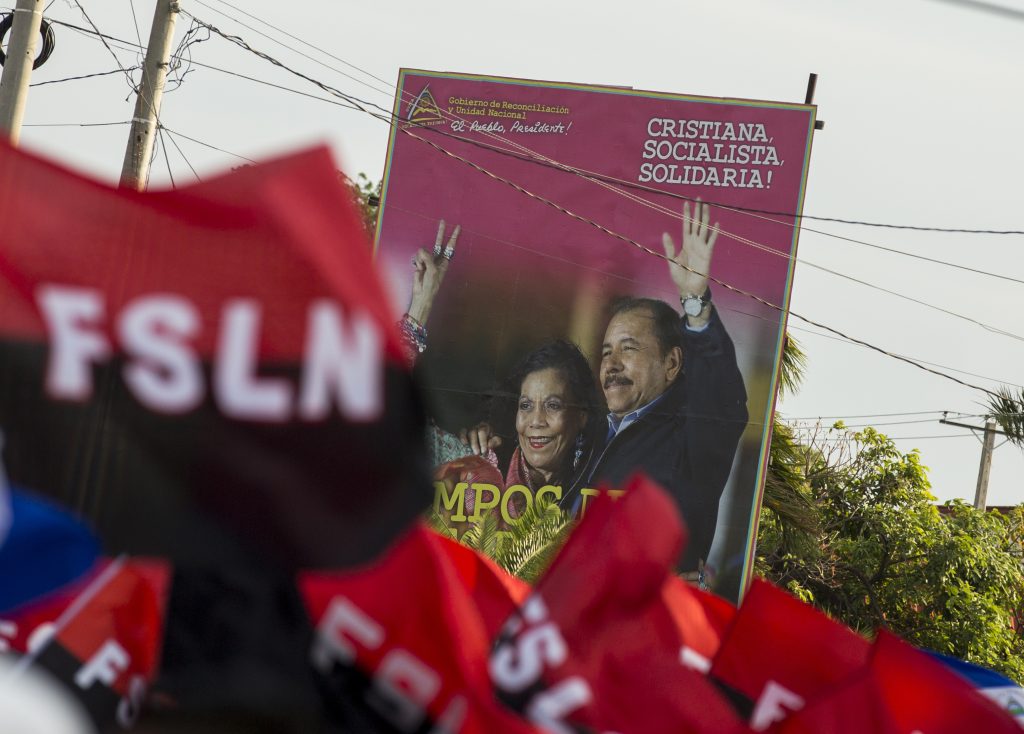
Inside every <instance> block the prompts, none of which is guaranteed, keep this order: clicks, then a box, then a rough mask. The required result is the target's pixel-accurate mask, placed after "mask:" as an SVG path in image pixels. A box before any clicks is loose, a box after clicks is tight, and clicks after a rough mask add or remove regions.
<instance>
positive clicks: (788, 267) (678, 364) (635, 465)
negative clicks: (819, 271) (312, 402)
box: [376, 70, 815, 598]
mask: <svg viewBox="0 0 1024 734" xmlns="http://www.w3.org/2000/svg"><path fill="white" fill-rule="evenodd" d="M398 89H399V92H398V95H397V98H396V101H395V107H394V123H393V125H392V131H391V138H390V141H389V148H388V158H387V167H386V171H385V177H384V183H383V191H382V196H381V209H380V220H379V223H378V228H377V242H376V253H377V258H378V263H379V265H380V270H381V272H382V273H383V276H384V278H385V284H386V287H387V288H388V290H389V293H390V296H391V298H392V299H393V302H394V304H395V305H396V308H397V312H399V313H401V312H402V311H403V310H405V311H406V316H405V317H403V324H402V327H403V334H404V335H405V340H406V343H407V349H408V352H409V355H410V357H411V358H412V359H414V360H415V363H416V369H417V371H418V372H419V374H420V376H421V378H422V382H423V384H424V386H425V387H426V389H427V392H428V395H429V400H430V408H431V411H432V414H433V426H432V428H431V439H432V450H433V455H434V463H435V465H436V467H437V474H436V478H437V479H438V480H442V479H443V480H447V481H445V482H440V481H439V482H438V483H436V487H437V489H438V496H437V498H436V501H435V506H436V507H437V508H438V509H439V511H441V512H443V513H444V514H446V515H447V516H448V517H450V518H452V519H453V521H456V522H461V521H463V519H465V521H466V522H468V521H471V520H472V519H473V518H474V517H476V518H479V517H480V516H481V515H482V513H483V512H484V511H485V510H487V509H488V508H492V507H494V508H496V509H495V511H496V512H499V513H500V515H501V517H502V521H503V522H514V521H515V519H516V517H517V515H519V514H520V513H522V512H523V511H525V510H526V509H527V507H528V506H529V504H530V503H531V502H532V499H533V497H535V496H538V495H546V496H547V497H548V498H549V499H551V500H553V501H557V502H559V503H560V504H561V506H562V507H563V508H564V509H566V510H567V511H572V512H579V511H580V510H581V509H582V508H585V504H586V502H587V500H588V498H589V497H590V496H592V495H593V494H594V492H595V491H596V489H597V487H598V486H599V485H604V486H609V487H614V486H624V485H625V483H626V481H627V479H628V477H629V476H630V475H631V474H632V473H633V472H635V471H638V470H643V471H645V472H647V473H648V474H649V475H650V476H652V477H653V478H654V479H656V480H657V481H659V482H660V483H661V484H663V485H664V486H666V488H667V489H668V490H669V491H670V493H671V494H673V496H674V497H675V499H676V502H677V505H678V507H679V509H680V510H681V511H682V513H683V515H684V517H685V519H686V522H687V525H688V527H689V545H688V551H687V552H686V553H685V554H684V556H683V557H682V558H681V559H680V564H679V567H680V570H681V571H683V572H687V573H691V574H697V573H702V574H703V576H704V578H705V580H706V581H707V582H708V583H709V584H710V585H711V586H712V588H714V589H715V590H716V591H718V592H719V593H722V594H723V595H725V596H729V597H733V598H736V597H738V595H739V594H740V592H741V589H743V588H744V587H745V585H746V583H747V579H748V576H749V574H750V570H751V565H752V557H753V544H754V537H755V533H756V526H757V518H758V512H759V507H760V498H761V491H762V487H763V483H764V473H765V469H766V464H767V447H768V441H769V431H768V428H769V426H770V425H771V416H772V411H773V409H774V396H775V389H776V383H777V377H778V367H779V361H780V358H781V350H782V342H783V336H784V330H785V313H786V307H787V304H788V300H789V293H790V287H791V280H792V273H793V265H794V262H795V260H794V256H795V252H796V243H797V234H798V227H797V226H796V223H797V217H798V215H799V213H800V211H801V207H802V204H803V197H804V189H805V183H806V178H807V169H808V162H809V157H810V144H811V138H812V133H813V129H814V119H815V108H814V107H813V106H809V105H802V104H788V103H778V102H759V101H751V100H738V99H719V98H708V97H694V96H687V95H680V94H666V93H659V92H644V91H637V90H633V89H626V88H620V87H606V86H590V85H579V84H567V83H554V82H540V81H530V80H523V79H508V78H497V77H486V76H478V75H469V74H457V73H438V72H430V71H418V70H403V71H402V72H401V73H400V78H399V85H398ZM442 220H443V221H442ZM684 314H686V315H684ZM460 437H461V438H462V439H464V440H460ZM656 521H657V518H652V522H656Z"/></svg>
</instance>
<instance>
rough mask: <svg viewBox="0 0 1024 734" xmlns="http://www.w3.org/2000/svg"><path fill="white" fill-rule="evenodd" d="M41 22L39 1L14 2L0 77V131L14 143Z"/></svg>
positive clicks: (41, 9) (19, 129)
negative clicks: (12, 18) (8, 38)
mask: <svg viewBox="0 0 1024 734" xmlns="http://www.w3.org/2000/svg"><path fill="white" fill-rule="evenodd" d="M42 21H43V0H18V3H17V6H16V7H15V8H14V20H13V22H12V25H11V41H10V43H8V44H7V60H6V61H5V62H4V73H3V77H2V78H0V130H3V131H4V133H5V134H6V135H7V138H8V139H9V140H10V141H11V142H12V143H13V144H14V145H17V144H18V137H19V135H20V134H21V121H22V119H24V117H25V101H26V99H27V98H28V82H29V79H31V77H32V64H33V63H35V60H36V39H38V38H39V26H40V25H41V24H42Z"/></svg>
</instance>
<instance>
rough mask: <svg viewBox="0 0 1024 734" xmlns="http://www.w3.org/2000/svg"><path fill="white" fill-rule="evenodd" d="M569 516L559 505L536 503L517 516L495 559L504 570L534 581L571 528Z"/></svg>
mask: <svg viewBox="0 0 1024 734" xmlns="http://www.w3.org/2000/svg"><path fill="white" fill-rule="evenodd" d="M572 526H573V523H572V518H571V517H570V516H569V515H568V514H567V513H564V512H562V510H561V509H559V507H558V505H555V504H552V503H547V502H537V503H535V504H534V506H533V507H531V508H530V509H529V510H527V511H526V512H525V513H523V515H522V516H521V517H519V518H518V520H517V521H516V523H515V525H513V526H512V528H511V529H510V531H509V534H508V537H507V538H506V543H505V548H504V552H503V553H502V554H501V557H500V558H499V559H497V560H498V563H499V565H501V566H502V568H504V569H505V570H506V571H508V572H509V573H511V574H513V575H514V576H518V577H519V578H521V579H522V580H523V581H526V582H527V583H530V584H532V583H535V582H536V581H537V579H538V578H540V576H541V575H542V574H543V573H544V571H545V570H546V569H547V567H548V566H549V565H550V564H551V561H552V560H553V559H554V557H555V555H556V554H557V553H558V551H559V550H560V549H561V548H562V545H563V544H564V543H565V540H566V538H568V536H569V533H570V531H571V530H572Z"/></svg>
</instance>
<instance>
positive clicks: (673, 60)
mask: <svg viewBox="0 0 1024 734" xmlns="http://www.w3.org/2000/svg"><path fill="white" fill-rule="evenodd" d="M8 1H9V0H8ZM82 6H83V7H84V8H85V12H86V13H88V19H87V18H86V17H85V16H84V15H83V12H82V10H81V8H80V7H79V6H78V5H77V4H76V3H75V2H74V1H73V0H53V2H51V3H50V6H49V9H48V10H47V12H46V17H47V18H49V19H53V20H57V21H61V22H63V23H70V24H73V25H77V26H81V27H83V28H89V27H92V26H93V24H94V25H95V27H96V28H98V29H99V30H100V31H102V32H103V33H104V34H107V35H110V36H113V37H114V38H116V39H121V40H123V41H127V42H130V43H134V44H138V43H139V42H140V40H141V41H142V42H143V43H144V42H145V40H146V39H147V37H148V34H149V27H150V23H151V20H152V14H153V6H154V3H153V2H151V1H148V0H133V2H132V1H129V0H105V2H103V3H98V2H94V1H91V0H83V2H82ZM181 7H182V8H183V10H185V11H187V13H191V14H192V15H194V16H195V17H198V18H200V19H202V20H204V21H206V22H208V23H210V24H212V25H215V26H217V27H219V28H220V29H222V30H224V31H225V32H227V33H231V34H234V35H237V36H240V37H242V38H244V39H245V40H246V41H247V42H248V43H249V44H250V45H251V46H253V47H255V48H257V49H259V50H261V51H264V52H266V53H268V54H270V55H271V56H274V57H275V58H278V59H280V60H281V61H283V62H284V63H286V64H287V65H289V66H290V67H292V68H294V69H296V70H298V71H301V72H303V73H304V74H306V75H307V76H310V77H313V78H315V79H318V80H320V81H322V82H324V83H326V84H329V85H331V86H333V87H336V88H338V89H340V90H342V91H344V92H346V93H350V94H353V95H356V96H359V97H362V98H364V99H367V100H370V101H372V102H375V103H377V104H380V105H381V106H384V107H386V108H390V107H391V100H392V98H393V95H394V89H393V84H394V82H395V80H396V79H397V75H398V69H399V68H401V67H411V68H422V69H433V70H442V71H462V72H471V73H480V74H491V75H499V76H512V77H525V78H534V79H548V80H556V81H567V82H580V83H595V84H612V85H622V86H631V87H634V88H637V89H649V90H657V91H666V92H677V93H684V94H696V95H708V96H717V97H738V98H751V99H764V100H780V101H786V102H802V101H803V98H804V92H805V88H806V84H807V77H808V74H809V73H810V72H814V73H817V74H818V75H819V78H818V85H817V92H816V96H815V102H816V104H817V105H818V119H820V120H824V121H825V128H824V129H823V130H821V131H819V132H817V133H816V134H815V139H814V144H813V152H812V156H811V164H810V174H809V180H808V190H807V197H806V201H805V206H804V213H805V214H808V215H815V216H822V217H832V218H839V219H848V220H857V221H868V222H879V223H898V224H912V225H918V226H925V227H939V228H962V229H997V230H998V229H1012V230H1024V207H1021V205H1020V197H1021V191H1022V187H1021V172H1022V171H1024V146H1022V145H1021V144H1020V136H1021V127H1020V120H1021V119H1024V96H1022V95H1021V89H1022V85H1021V79H1020V70H1021V69H1022V68H1024V44H1021V43H1020V38H1021V33H1022V32H1024V2H1020V1H1019V0H1002V4H1001V5H997V4H995V3H993V4H991V5H990V4H987V3H983V2H975V1H973V0H907V2H901V3H893V2H888V1H882V0H861V2H857V3H850V2H839V1H837V0H814V1H813V2H812V1H810V0H773V1H771V2H767V1H766V0H727V1H723V2H716V3H691V2H681V1H680V0H675V1H671V2H654V1H651V0H635V1H634V2H632V3H629V4H626V5H619V4H615V5H612V4H610V3H594V2H582V1H579V0H560V1H559V2H550V1H548V2H543V3H542V2H536V1H535V0H520V2H516V3H422V2H409V1H407V0H392V1H391V2H387V3H350V2H341V1H339V0H334V1H331V2H329V1H328V0H310V1H309V2H306V3H302V4H298V3H294V4H293V3H280V2H274V3H272V2H268V1H266V0H244V3H243V0H231V4H230V5H229V4H228V3H226V2H225V1H224V0H202V1H200V0H182V2H181ZM243 11H244V12H243ZM246 14H248V15H246ZM253 16H255V17H253ZM190 22H191V21H190V18H189V17H188V15H186V14H182V15H181V17H180V18H179V20H178V23H177V29H176V34H175V43H177V42H179V41H180V40H181V39H182V38H183V37H184V36H185V34H186V32H187V31H188V29H189V26H190ZM246 26H248V27H246ZM55 32H56V47H55V50H54V52H53V55H52V56H51V58H50V59H49V60H48V61H47V62H46V64H45V65H43V66H42V67H40V68H39V69H38V70H36V71H35V72H34V73H33V76H32V81H33V82H34V83H37V84H38V83H41V82H47V81H54V80H58V79H64V78H66V77H72V76H85V75H90V74H100V73H105V72H111V71H115V70H117V69H118V68H119V66H120V67H123V68H125V69H128V70H129V73H134V77H135V79H136V80H137V79H138V76H139V72H138V71H135V72H131V67H134V66H137V65H138V64H140V63H141V55H140V54H139V52H138V51H137V49H133V48H131V47H129V46H125V45H122V44H120V43H117V42H115V41H111V42H110V48H106V47H104V45H103V44H101V43H100V42H99V41H98V40H97V39H96V37H95V36H90V35H86V34H82V33H80V32H76V31H75V30H73V29H70V28H68V27H66V26H60V25H58V26H55ZM268 36H269V37H268ZM199 38H205V34H200V35H199ZM303 42H306V43H308V44H312V46H316V47H319V49H322V50H323V51H325V52H327V53H328V54H330V56H328V55H325V54H324V53H321V52H320V51H316V50H314V49H313V48H312V47H310V46H307V45H304V44H303ZM280 43H284V44H286V45H288V46H291V47H292V49H293V50H289V49H287V48H284V47H283V46H281V45H280ZM115 56H116V57H117V62H116V63H115V58H114V57H115ZM190 56H191V59H192V61H193V62H194V63H193V64H192V65H191V66H188V67H186V68H187V71H185V74H184V76H183V77H182V76H181V71H184V70H185V69H183V70H180V71H179V72H178V74H177V75H176V76H177V77H178V78H177V79H175V80H174V81H173V82H172V84H171V90H170V91H169V92H168V93H167V94H166V95H165V97H164V102H163V108H162V111H161V119H162V122H163V125H164V126H165V128H166V129H167V130H169V131H172V132H171V135H170V136H169V140H168V142H167V150H166V155H165V151H164V150H163V149H160V150H159V151H158V152H157V156H156V159H155V161H154V167H153V172H152V177H151V179H150V186H151V188H159V187H166V186H169V185H171V178H172V177H173V181H174V184H175V185H183V184H186V183H188V182H189V181H194V180H195V178H196V176H198V177H206V176H208V175H211V174H214V173H216V172H218V171H223V170H225V169H227V168H230V167H232V166H238V165H241V164H243V163H245V162H247V160H259V159H261V158H266V157H268V156H271V155H277V154H281V153H284V152H287V151H291V150H296V149H300V148H303V147H306V146H309V145H314V144H320V143H325V144H327V145H329V146H330V147H331V149H332V150H333V152H334V154H335V156H336V157H337V159H338V161H339V163H340V165H341V167H342V168H343V169H344V170H345V171H346V172H348V173H349V174H350V175H354V174H356V173H359V172H364V173H366V174H367V175H368V176H369V177H370V178H372V179H374V180H376V179H379V178H380V177H381V175H382V172H383V168H384V157H385V154H386V146H387V136H388V127H387V125H386V124H385V123H382V122H380V121H379V120H376V119H373V118H372V117H369V116H367V115H365V114H363V113H360V112H357V111H354V110H351V109H347V108H346V107H344V106H341V105H339V104H332V103H330V102H329V101H324V100H325V99H326V100H329V99H330V97H329V95H327V94H326V93H324V92H323V91H322V90H320V89H318V88H317V87H316V86H314V85H313V84H311V83H309V82H307V81H304V80H302V79H300V78H298V77H295V76H293V75H290V74H288V73H287V72H285V71H282V70H280V69H277V68H275V67H273V66H271V65H270V64H269V63H268V62H266V61H264V60H263V59H260V58H258V57H257V56H255V55H253V54H251V53H249V52H247V51H244V50H243V49H240V48H238V47H237V46H234V45H231V44H230V43H228V42H227V41H225V40H224V39H222V38H219V37H216V36H214V37H212V38H210V39H209V40H205V41H202V42H200V43H196V44H194V45H192V46H191V47H190ZM331 56H333V57H334V58H332V57H331ZM204 65H206V66H204ZM211 66H212V67H217V69H213V68H209V67H211ZM224 70H226V71H229V72H234V74H235V75H232V74H228V73H225V71H224ZM237 75H244V76H248V77H252V78H253V79H255V80H256V81H253V80H250V79H244V78H241V77H240V76H237ZM179 82H180V83H179ZM261 82H262V83H261ZM269 84H275V85H280V86H282V87H287V88H288V89H290V90H298V91H300V92H302V93H304V94H305V95H309V96H303V95H300V94H296V93H294V92H290V91H287V90H284V89H278V88H275V87H272V86H269ZM314 97H318V98H319V99H314ZM133 105H134V97H133V96H132V93H131V89H130V86H129V83H128V81H127V79H126V78H125V76H124V75H123V74H121V73H120V72H119V73H116V74H107V75H104V76H97V77H92V78H88V79H80V80H75V81H68V82H62V83H56V84H41V85H39V86H35V87H33V88H32V89H31V91H30V93H29V98H28V105H27V111H26V115H25V120H24V123H25V126H24V128H23V129H22V133H21V144H22V145H23V146H25V147H26V148H28V149H31V150H33V151H35V152H38V153H41V154H43V155H45V156H47V157H50V158H52V159H55V160H57V161H59V162H61V163H63V164H65V165H67V166H70V167H72V168H74V169H77V170H79V171H82V172H84V173H87V174H89V175H91V176H94V177H96V178H99V179H101V180H104V181H108V182H111V183H113V182H116V180H117V178H118V176H119V174H120V170H121V164H122V160H123V157H124V150H125V145H126V142H127V137H128V126H127V121H128V120H130V119H131V117H132V111H133ZM108 123H113V124H108ZM83 125H84V126H83ZM167 137H168V136H165V138H167ZM168 169H169V171H170V173H168ZM808 229H813V230H817V231H816V232H812V231H808ZM826 233H827V234H826ZM828 235H838V236H840V237H846V238H850V239H856V240H860V241H861V242H862V243H868V244H857V243H852V242H849V241H845V240H842V239H838V238H836V237H833V236H828ZM869 245H877V246H881V247H885V248H889V249H893V250H899V251H902V252H905V253H912V254H916V255H921V256H925V257H929V258H933V259H938V260H944V261H948V262H952V263H956V264H959V265H962V266H965V267H969V268H973V269H976V270H981V271H985V272H986V273H989V274H987V275H986V274H979V273H973V272H968V271H966V270H963V269H958V268H953V267H948V266H944V265H938V264H934V263H929V262H925V261H923V260H920V259H914V258H911V257H907V256H905V255H901V254H897V253H891V252H887V251H884V250H880V249H878V248H877V247H870V246H869ZM798 256H799V258H800V262H798V264H797V268H796V273H795V277H794V286H793V296H792V302H791V309H792V311H793V312H794V313H798V314H801V315H803V316H806V317H808V318H811V319H813V320H815V321H818V322H820V323H823V324H826V325H828V326H831V327H833V328H835V329H838V330H840V331H842V332H844V333H846V334H849V335H851V336H855V337H857V338H859V339H861V340H863V341H867V342H870V343H872V344H875V345H877V346H879V347H881V348H883V349H885V350H886V351H889V352H893V353H898V354H901V355H905V356H908V357H911V358H913V359H915V360H918V361H922V362H926V363H930V364H931V365H933V366H935V369H938V370H940V371H942V372H946V373H948V374H950V375H953V376H956V377H958V378H959V379H962V380H963V381H965V382H968V383H972V384H974V385H977V386H981V387H984V388H988V389H994V388H996V387H997V386H999V385H1010V386H1013V387H1014V389H1017V390H1019V389H1020V386H1021V385H1024V366H1022V365H1024V317H1022V316H1021V312H1022V309H1021V304H1022V303H1024V284H1022V283H1020V282H1013V280H1010V279H1013V278H1016V279H1018V280H1024V236H1022V235H970V234H954V233H943V232H917V231H908V230H900V229H888V228H877V227H866V226H858V225H844V224H838V223H833V222H811V221H806V222H805V228H804V231H803V232H802V234H801V237H800V245H799V253H798ZM816 266H817V267H816ZM821 267H824V268H828V269H830V270H834V271H838V272H840V273H842V274H845V275H846V276H848V277H850V278H855V279H857V280H860V281H864V283H867V284H870V285H865V284H864V283H856V282H853V281H851V280H848V279H843V278H840V277H838V276H836V275H833V274H830V273H827V272H824V271H822V270H821V269H819V268H821ZM996 275H998V276H1004V277H1002V278H999V277H995V276H996ZM1008 278H1009V279H1008ZM871 286H875V287H871ZM880 289H884V290H880ZM884 291H889V292H888V293H887V292H884ZM909 299H916V300H918V301H924V302H926V303H928V304H931V305H932V306H935V307H938V308H939V309H943V310H945V311H947V312H952V314H950V313H942V312H940V311H939V310H937V309H936V308H929V307H926V306H923V305H920V304H918V303H914V302H912V301H911V300H909ZM975 322H981V324H982V325H979V324H978V323H975ZM790 327H791V329H790V331H791V334H792V335H793V336H794V337H796V338H797V339H798V340H799V342H800V343H801V345H802V347H803V349H804V350H805V352H806V353H807V355H808V367H807V375H806V379H805V381H804V383H803V386H802V388H801V389H800V391H799V392H798V393H797V394H796V395H792V396H787V397H785V398H784V399H783V400H782V401H781V403H780V406H779V409H780V412H781V414H782V415H783V416H784V417H785V418H788V419H798V420H799V422H800V424H801V425H806V426H813V425H814V424H815V423H816V422H817V421H818V419H819V418H820V419H821V421H822V422H823V423H824V424H826V425H827V424H829V423H831V422H832V421H833V420H834V419H836V418H840V417H841V418H844V419H845V422H846V423H847V424H848V425H853V426H860V425H874V426H876V427H877V428H878V430H880V431H882V432H883V433H887V434H888V435H890V436H892V437H893V438H895V439H896V443H897V446H898V447H899V448H900V449H902V450H904V451H910V450H912V449H919V450H920V454H921V460H922V462H923V463H924V464H925V465H926V466H928V467H929V468H930V470H931V471H930V478H931V482H932V485H933V492H934V493H935V495H936V496H937V497H938V498H939V499H940V500H947V499H952V498H957V497H959V498H963V499H966V500H968V501H970V500H973V497H974V491H975V484H976V478H977V473H978V463H979V457H980V450H981V442H980V439H979V437H978V436H977V435H976V434H975V433H973V432H971V431H969V430H966V429H963V428H958V427H953V426H946V425H942V424H940V423H939V418H940V417H941V412H942V411H950V412H951V413H957V414H963V415H962V416H961V417H959V418H958V420H960V421H961V422H965V423H971V424H974V425H980V424H981V423H982V422H983V419H982V418H981V417H980V415H981V414H983V413H984V412H985V410H986V407H985V396H984V394H983V393H982V392H980V391H979V390H977V389H973V388H970V387H965V386H961V385H958V384H955V383H953V382H951V381H949V380H946V379H943V378H941V377H939V376H936V375H931V374H928V373H926V372H923V371H921V370H919V369H917V368H915V367H913V366H911V365H908V364H906V363H903V362H900V361H897V360H895V359H893V358H891V357H888V356H885V355H882V354H879V353H877V352H873V351H871V350H868V349H865V348H863V347H861V346H857V345H854V344H850V343H848V342H844V341H842V340H841V339H837V338H836V337H834V336H832V335H827V334H823V333H822V332H821V330H820V329H817V328H815V327H810V326H808V325H807V324H805V323H802V322H800V321H799V320H798V319H795V318H791V320H790ZM999 332H1004V333H999ZM1001 442H1002V439H1001V438H998V440H997V442H996V445H997V447H998V448H997V449H996V451H995V453H994V456H993V462H992V475H991V481H990V485H989V494H988V502H989V504H990V505H991V504H995V505H1009V504H1017V503H1020V502H1022V501H1024V452H1022V451H1021V450H1020V449H1018V448H1016V447H1015V446H1013V445H1011V444H1005V445H1001Z"/></svg>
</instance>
